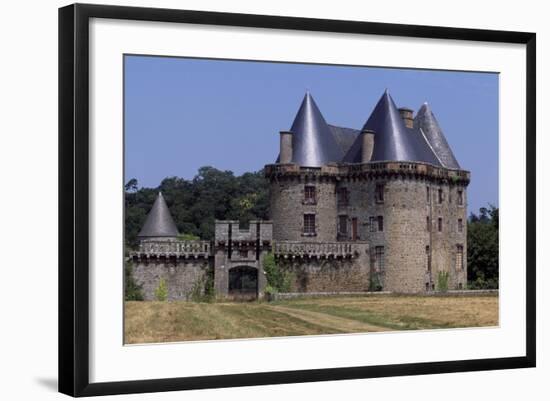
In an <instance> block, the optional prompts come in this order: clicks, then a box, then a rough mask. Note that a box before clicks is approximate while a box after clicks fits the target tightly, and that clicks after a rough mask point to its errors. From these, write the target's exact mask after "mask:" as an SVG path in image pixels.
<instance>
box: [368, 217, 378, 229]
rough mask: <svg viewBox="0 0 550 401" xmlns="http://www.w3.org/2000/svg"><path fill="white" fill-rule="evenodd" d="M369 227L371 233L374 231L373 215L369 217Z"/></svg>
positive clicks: (374, 219)
mask: <svg viewBox="0 0 550 401" xmlns="http://www.w3.org/2000/svg"><path fill="white" fill-rule="evenodd" d="M369 227H370V232H371V233H375V232H376V218H375V217H374V216H370V217H369Z"/></svg>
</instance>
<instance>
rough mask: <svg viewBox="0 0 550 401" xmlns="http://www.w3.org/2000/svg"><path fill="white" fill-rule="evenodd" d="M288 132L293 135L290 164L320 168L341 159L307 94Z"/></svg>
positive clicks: (332, 138) (322, 119)
mask: <svg viewBox="0 0 550 401" xmlns="http://www.w3.org/2000/svg"><path fill="white" fill-rule="evenodd" d="M290 131H291V132H292V133H293V140H292V147H293V150H292V163H296V164H299V165H301V166H305V167H321V166H322V165H324V164H327V163H330V162H339V161H340V160H341V159H342V156H343V153H342V150H341V147H340V146H339V145H338V144H337V143H336V140H335V139H334V136H333V134H332V131H331V130H330V128H329V126H328V124H327V122H326V121H325V119H324V117H323V115H322V114H321V112H320V111H319V108H318V107H317V105H316V104H315V101H314V100H313V97H312V96H311V94H310V93H309V92H307V93H306V95H305V96H304V100H303V101H302V105H301V106H300V109H299V110H298V114H296V118H295V119H294V123H293V124H292V127H291V128H290Z"/></svg>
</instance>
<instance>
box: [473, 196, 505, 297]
mask: <svg viewBox="0 0 550 401" xmlns="http://www.w3.org/2000/svg"><path fill="white" fill-rule="evenodd" d="M498 217H499V216H498V208H497V207H495V206H493V205H489V207H488V208H485V207H482V208H481V209H479V214H475V213H472V214H471V215H470V218H469V221H468V286H469V287H470V288H474V289H484V288H498V280H499V272H498V270H499V262H498V225H499V218H498Z"/></svg>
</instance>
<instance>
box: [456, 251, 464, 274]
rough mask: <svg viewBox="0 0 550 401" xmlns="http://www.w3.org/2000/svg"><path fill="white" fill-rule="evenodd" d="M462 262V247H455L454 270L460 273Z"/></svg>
mask: <svg viewBox="0 0 550 401" xmlns="http://www.w3.org/2000/svg"><path fill="white" fill-rule="evenodd" d="M463 262H464V247H463V246H462V245H457V246H456V270H458V271H460V270H462V269H463V267H464V266H463Z"/></svg>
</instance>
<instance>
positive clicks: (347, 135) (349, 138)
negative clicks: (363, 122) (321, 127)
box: [328, 124, 361, 155]
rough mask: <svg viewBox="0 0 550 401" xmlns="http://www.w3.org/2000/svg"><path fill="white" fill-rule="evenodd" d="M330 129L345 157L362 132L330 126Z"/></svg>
mask: <svg viewBox="0 0 550 401" xmlns="http://www.w3.org/2000/svg"><path fill="white" fill-rule="evenodd" d="M328 127H329V128H330V130H331V131H332V135H333V136H334V139H335V140H336V143H337V144H338V146H340V149H341V150H342V154H343V155H345V154H346V153H347V152H348V150H349V148H351V145H353V142H354V141H355V139H356V138H357V137H358V136H359V133H360V132H361V131H359V130H357V129H353V128H345V127H337V126H336V125H331V124H329V125H328Z"/></svg>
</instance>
